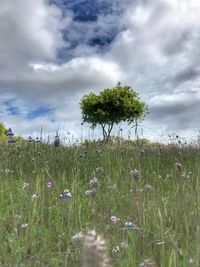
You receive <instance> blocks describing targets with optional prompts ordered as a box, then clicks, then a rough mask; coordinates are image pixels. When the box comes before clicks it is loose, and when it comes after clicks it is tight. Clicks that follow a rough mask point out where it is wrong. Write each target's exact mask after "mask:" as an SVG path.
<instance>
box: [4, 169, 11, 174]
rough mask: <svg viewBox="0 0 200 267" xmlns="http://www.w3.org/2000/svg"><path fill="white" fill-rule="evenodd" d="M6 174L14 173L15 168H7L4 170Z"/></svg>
mask: <svg viewBox="0 0 200 267" xmlns="http://www.w3.org/2000/svg"><path fill="white" fill-rule="evenodd" d="M4 172H5V174H8V173H13V170H10V169H5V170H4Z"/></svg>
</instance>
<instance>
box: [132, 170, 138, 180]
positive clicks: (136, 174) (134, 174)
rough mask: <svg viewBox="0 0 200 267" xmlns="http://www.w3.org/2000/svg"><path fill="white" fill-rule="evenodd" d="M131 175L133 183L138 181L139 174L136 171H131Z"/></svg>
mask: <svg viewBox="0 0 200 267" xmlns="http://www.w3.org/2000/svg"><path fill="white" fill-rule="evenodd" d="M131 175H132V177H133V179H134V180H135V181H138V180H139V179H140V173H139V171H138V170H136V169H134V170H131Z"/></svg>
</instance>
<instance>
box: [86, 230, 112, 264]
mask: <svg viewBox="0 0 200 267" xmlns="http://www.w3.org/2000/svg"><path fill="white" fill-rule="evenodd" d="M108 266H109V256H108V248H107V244H106V241H105V240H104V238H103V237H102V236H100V235H97V233H96V231H95V230H91V231H89V232H88V233H87V234H86V235H85V236H84V240H83V267H108Z"/></svg>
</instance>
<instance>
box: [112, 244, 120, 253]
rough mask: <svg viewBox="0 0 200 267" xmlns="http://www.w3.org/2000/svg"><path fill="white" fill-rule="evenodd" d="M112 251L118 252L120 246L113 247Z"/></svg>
mask: <svg viewBox="0 0 200 267" xmlns="http://www.w3.org/2000/svg"><path fill="white" fill-rule="evenodd" d="M112 252H113V253H115V254H117V253H119V252H120V247H119V246H116V247H114V248H113V250H112Z"/></svg>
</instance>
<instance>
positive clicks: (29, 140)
mask: <svg viewBox="0 0 200 267" xmlns="http://www.w3.org/2000/svg"><path fill="white" fill-rule="evenodd" d="M27 140H28V142H29V143H31V142H33V141H34V140H33V138H32V137H31V136H30V135H29V137H28V139H27Z"/></svg>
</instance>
